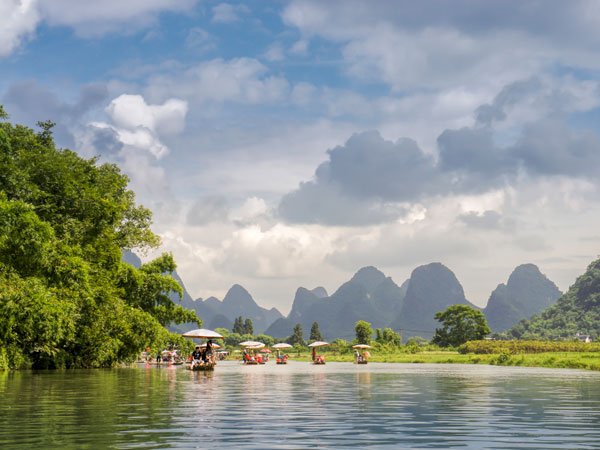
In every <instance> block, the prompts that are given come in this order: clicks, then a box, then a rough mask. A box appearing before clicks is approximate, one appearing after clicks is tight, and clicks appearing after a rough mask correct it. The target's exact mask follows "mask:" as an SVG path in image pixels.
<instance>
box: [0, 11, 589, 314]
mask: <svg viewBox="0 0 600 450" xmlns="http://www.w3.org/2000/svg"><path fill="white" fill-rule="evenodd" d="M599 25H600V4H599V3H598V2H595V1H570V2H563V1H558V0H557V1H548V2H519V1H512V0H511V1H503V2H489V1H475V2H473V1H466V0H465V1H455V2H447V1H442V0H432V1H430V2H397V1H380V2H370V1H366V0H365V1H361V0H344V1H341V0H338V1H329V2H321V1H316V0H314V1H312V0H306V1H295V0H290V1H274V2H268V1H252V2H240V3H236V2H218V1H200V0H177V1H176V0H127V1H123V0H121V1H116V0H106V1H103V2H80V1H76V0H52V1H50V0H5V1H3V2H2V3H1V4H0V73H2V77H0V103H2V104H4V107H5V109H6V110H7V111H8V113H9V114H10V115H11V120H13V121H15V122H19V123H25V124H28V125H30V126H34V125H35V123H36V122H37V121H38V120H46V119H51V120H53V121H55V122H57V126H56V129H55V137H56V139H57V141H58V142H59V144H60V145H61V146H64V147H69V148H72V149H74V150H76V151H78V152H79V153H80V154H81V155H82V156H84V157H91V156H95V155H101V160H102V161H110V162H115V163H117V164H119V166H120V167H122V169H123V171H124V172H125V173H127V174H128V175H129V176H130V178H131V187H132V189H134V190H135V192H136V195H137V199H138V201H139V202H141V203H143V204H144V205H145V206H148V207H150V208H151V209H152V210H153V211H154V219H155V221H154V222H155V225H154V230H155V231H156V232H157V233H158V234H160V235H161V237H162V242H163V245H162V247H161V248H160V249H159V250H158V251H159V252H160V251H170V252H172V253H173V254H174V256H175V259H176V261H177V263H178V266H179V268H178V272H179V273H180V275H181V277H182V278H183V280H184V282H185V283H186V286H187V287H188V289H189V291H190V292H191V294H192V296H194V297H203V298H206V297H208V296H211V295H215V296H217V297H219V298H222V297H223V295H224V294H225V292H226V291H227V289H228V288H229V287H230V286H231V285H232V284H234V283H239V284H242V285H243V286H245V287H246V288H247V289H248V290H249V291H250V292H251V293H252V294H253V296H254V297H255V299H256V300H257V301H259V303H261V304H262V305H265V306H269V307H270V306H276V307H278V308H280V309H281V310H282V312H284V313H286V312H287V311H288V310H289V308H290V306H291V301H292V299H293V296H294V293H295V290H296V289H297V288H298V287H299V286H304V287H307V288H309V289H310V288H314V287H316V286H319V285H322V286H324V287H325V288H326V289H327V290H328V291H330V292H331V291H332V290H333V289H335V288H337V287H338V286H339V285H340V284H341V283H342V282H344V281H346V280H347V279H349V278H350V277H351V276H352V274H353V273H354V272H356V271H357V270H358V269H359V268H361V267H363V266H367V265H375V266H376V267H378V268H379V269H381V270H382V271H384V273H386V274H387V275H389V276H391V277H392V278H393V279H394V280H395V281H396V282H397V283H398V284H400V283H402V282H403V281H404V280H405V279H406V278H408V277H409V276H410V273H411V271H412V270H413V269H414V268H415V267H417V266H418V265H421V264H427V263H430V262H434V261H439V262H442V263H444V264H446V265H447V266H448V267H449V268H450V269H451V270H453V271H454V272H455V273H456V275H457V277H458V279H459V280H460V281H461V283H462V284H463V287H464V288H465V291H466V294H467V298H468V299H469V300H471V301H473V302H474V303H476V304H479V305H485V303H486V301H487V298H488V296H489V294H490V293H491V291H492V290H493V289H494V288H495V287H496V285H497V284H499V283H501V282H505V281H506V280H507V278H508V275H509V274H510V273H511V271H512V270H513V269H514V268H515V267H516V266H517V265H518V264H522V263H530V262H531V263H534V264H537V265H538V266H539V267H540V269H541V271H542V272H543V273H545V274H546V275H547V276H548V277H549V278H550V279H552V280H553V281H554V282H556V283H557V284H558V285H559V287H560V288H561V289H563V290H566V289H567V288H568V286H569V285H570V284H572V283H573V281H574V280H575V277H576V276H577V275H578V274H580V273H582V272H583V271H584V270H585V267H586V266H587V264H589V263H590V262H591V261H592V260H593V259H595V258H596V257H597V255H598V246H599V244H600V232H598V231H597V226H596V224H597V223H598V222H599V219H600V209H599V208H598V206H599V205H598V187H599V186H598V183H599V181H598V180H600V177H598V167H599V163H600V137H599V135H598V125H599V123H598V117H599V114H598V111H599V110H600V80H599V78H600V77H599V74H600V58H599V57H598V56H599V55H598V50H597V49H598V48H600V46H599V44H600V26H599ZM150 257H152V254H150V255H147V256H146V258H150Z"/></svg>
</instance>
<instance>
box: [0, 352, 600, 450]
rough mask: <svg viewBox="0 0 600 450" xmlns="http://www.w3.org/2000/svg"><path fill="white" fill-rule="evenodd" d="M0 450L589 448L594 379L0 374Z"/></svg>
mask: <svg viewBox="0 0 600 450" xmlns="http://www.w3.org/2000/svg"><path fill="white" fill-rule="evenodd" d="M0 395H1V396H2V400H3V401H2V403H1V404H0V447H1V448H3V449H5V448H23V447H25V446H37V447H39V448H61V449H70V448H94V449H95V448H122V449H127V448H135V447H138V448H139V447H142V448H167V447H168V448H206V447H216V446H218V447H219V448H240V447H242V448H243V447H246V448H323V447H326V448H335V447H337V448H347V447H361V448H362V447H369V448H384V447H385V448H392V447H393V448H398V447H400V448H452V447H462V448H504V449H505V448H524V447H527V448H540V449H542V448H543V449H548V448H599V447H600V446H599V445H598V444H597V442H599V439H600V412H599V411H600V374H597V373H592V372H581V371H566V370H548V369H525V368H505V367H490V366H443V365H434V366H432V365H405V364H369V365H368V366H359V367H357V366H356V365H353V364H343V363H339V364H334V363H329V364H327V365H325V366H317V367H315V366H312V365H310V364H308V363H294V362H293V361H292V362H290V364H288V365H287V366H276V365H275V364H272V365H265V366H243V365H240V364H238V363H237V362H225V363H222V364H220V365H219V366H218V368H217V370H216V371H215V372H191V371H186V370H183V369H181V368H175V367H172V368H154V367H149V368H143V367H142V368H137V369H118V370H93V371H69V372H66V371H65V372H38V373H35V372H22V373H21V372H17V373H14V372H11V373H0Z"/></svg>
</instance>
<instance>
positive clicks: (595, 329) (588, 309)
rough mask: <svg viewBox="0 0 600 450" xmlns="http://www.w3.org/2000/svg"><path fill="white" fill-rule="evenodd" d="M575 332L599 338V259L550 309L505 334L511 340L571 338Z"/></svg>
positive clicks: (524, 321) (522, 322) (520, 323)
mask: <svg viewBox="0 0 600 450" xmlns="http://www.w3.org/2000/svg"><path fill="white" fill-rule="evenodd" d="M577 333H582V334H588V335H590V336H591V337H592V339H594V340H596V339H598V337H599V336H600V259H598V260H596V261H594V262H592V263H591V264H590V265H589V266H588V268H587V270H586V272H585V273H584V274H583V275H581V276H580V277H578V278H577V280H576V281H575V284H573V286H571V287H570V288H569V290H568V291H567V292H566V293H565V294H564V295H563V296H562V297H560V298H559V299H558V300H557V301H556V302H555V303H554V304H553V305H552V306H550V307H548V308H546V309H545V310H544V311H542V313H541V314H540V315H535V316H533V317H532V318H531V319H529V320H522V321H521V322H519V323H518V324H517V325H515V326H514V327H512V328H511V329H510V330H508V331H507V332H506V334H507V335H508V336H509V337H510V338H513V339H574V338H575V335H576V334H577Z"/></svg>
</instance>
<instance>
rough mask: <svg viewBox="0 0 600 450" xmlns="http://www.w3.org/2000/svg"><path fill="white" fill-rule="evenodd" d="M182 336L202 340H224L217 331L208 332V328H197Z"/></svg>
mask: <svg viewBox="0 0 600 450" xmlns="http://www.w3.org/2000/svg"><path fill="white" fill-rule="evenodd" d="M182 336H183V337H189V338H200V339H223V336H221V335H220V334H219V333H217V332H216V331H213V330H207V329H206V328H197V329H195V330H190V331H188V332H187V333H183V334H182Z"/></svg>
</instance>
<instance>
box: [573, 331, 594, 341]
mask: <svg viewBox="0 0 600 450" xmlns="http://www.w3.org/2000/svg"><path fill="white" fill-rule="evenodd" d="M575 339H578V340H580V341H581V342H592V338H591V337H590V335H589V334H583V333H576V334H575Z"/></svg>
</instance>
